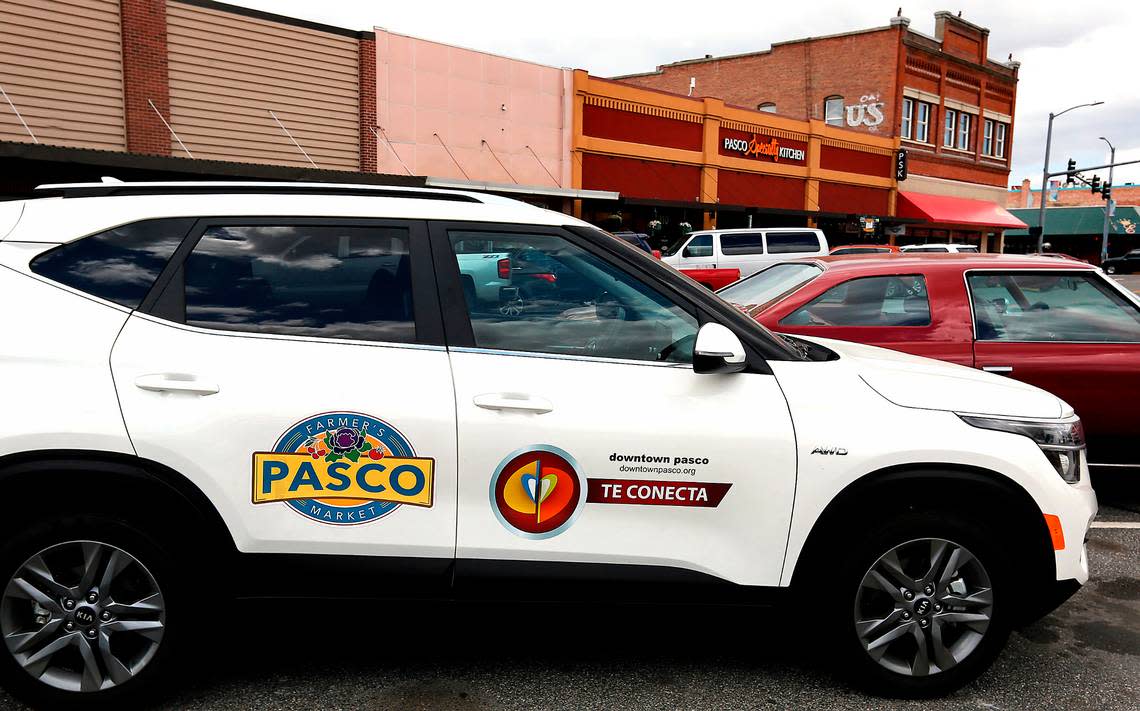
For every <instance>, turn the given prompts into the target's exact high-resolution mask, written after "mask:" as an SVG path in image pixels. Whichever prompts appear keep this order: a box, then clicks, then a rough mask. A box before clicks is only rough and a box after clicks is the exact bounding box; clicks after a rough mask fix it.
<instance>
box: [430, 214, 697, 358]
mask: <svg viewBox="0 0 1140 711" xmlns="http://www.w3.org/2000/svg"><path fill="white" fill-rule="evenodd" d="M488 234H489V235H490V237H491V241H492V242H493V243H494V244H495V247H496V249H498V250H501V251H502V252H505V253H506V254H507V255H509V259H510V279H509V283H507V282H502V283H501V285H500V286H498V287H496V288H495V289H490V290H486V289H482V288H480V287H479V283H481V282H482V281H484V280H486V279H490V280H492V281H495V277H496V276H497V275H486V274H484V273H483V271H484V270H483V268H482V265H481V264H480V263H479V262H478V261H477V260H472V259H471V258H470V257H465V256H464V255H462V254H460V255H459V256H458V257H457V262H458V265H459V272H460V275H461V277H464V278H465V279H466V278H470V281H472V282H475V287H474V288H470V287H466V288H465V289H464V293H465V295H466V299H467V307H468V313H469V314H470V316H471V328H472V331H473V332H474V335H475V345H476V346H478V347H480V348H494V349H500V350H511V351H530V352H538V353H551V354H557V355H583V356H594V357H600V358H624V359H631V360H645V361H673V362H684V363H687V362H691V361H692V354H693V341H694V340H695V337H696V333H697V321H696V319H695V318H693V316H691V315H690V314H689V313H688V312H686V311H685V310H684V309H682V308H680V307H679V306H677V305H676V304H674V303H672V302H671V301H669V300H668V299H666V298H665V297H664V296H662V295H661V294H659V293H657V292H656V291H654V290H653V289H651V288H650V287H648V286H646V285H645V284H643V283H641V282H640V281H638V280H637V279H635V278H634V277H633V276H631V275H630V274H627V273H625V272H623V271H621V270H620V269H618V268H616V267H614V266H612V265H611V264H609V263H608V262H605V261H603V260H601V259H599V258H598V257H596V256H594V255H593V254H591V253H589V252H587V251H586V250H584V249H581V248H579V247H577V246H575V245H574V244H572V243H570V242H569V241H567V240H566V239H564V238H562V237H559V236H557V235H542V234H512V233H498V234H491V233H488ZM449 237H450V239H451V243H452V245H453V247H454V246H456V245H458V244H459V243H462V242H467V241H468V240H469V239H470V238H471V233H469V232H451V233H449ZM471 256H474V255H471ZM494 261H495V262H496V263H497V262H498V260H497V259H496V260H494Z"/></svg>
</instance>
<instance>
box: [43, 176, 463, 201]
mask: <svg viewBox="0 0 1140 711" xmlns="http://www.w3.org/2000/svg"><path fill="white" fill-rule="evenodd" d="M104 180H105V182H100V183H53V184H48V185H40V186H37V187H36V192H37V194H40V195H43V196H45V197H64V198H77V197H106V196H112V195H204V194H208V195H234V194H250V193H288V194H290V195H356V196H362V197H399V198H409V199H414V200H449V201H453V202H474V203H482V202H483V201H482V200H480V199H479V198H478V197H476V196H474V195H471V194H468V193H462V192H454V191H448V190H438V189H437V190H430V189H425V188H411V187H401V186H396V185H353V184H348V183H289V182H273V181H264V182H252V181H251V182H237V181H221V180H218V181H186V182H177V181H171V182H141V183H123V182H106V179H104Z"/></svg>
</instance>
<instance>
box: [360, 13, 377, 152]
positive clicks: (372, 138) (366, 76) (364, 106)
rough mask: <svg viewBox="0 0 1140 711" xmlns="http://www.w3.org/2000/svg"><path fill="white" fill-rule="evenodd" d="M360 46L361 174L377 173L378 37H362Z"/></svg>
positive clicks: (369, 34)
mask: <svg viewBox="0 0 1140 711" xmlns="http://www.w3.org/2000/svg"><path fill="white" fill-rule="evenodd" d="M359 45H360V172H361V173H375V172H377V170H378V168H377V163H376V150H377V146H376V141H377V140H378V139H377V138H376V134H375V133H373V131H375V130H376V125H377V121H376V35H374V34H372V33H371V32H369V33H366V34H364V35H363V36H361V38H360V40H359Z"/></svg>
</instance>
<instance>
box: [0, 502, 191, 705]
mask: <svg viewBox="0 0 1140 711" xmlns="http://www.w3.org/2000/svg"><path fill="white" fill-rule="evenodd" d="M72 541H95V542H98V543H102V544H105V545H107V546H113V547H114V548H118V549H120V550H121V551H123V552H126V553H128V554H129V555H130V556H132V557H133V558H135V560H136V561H137V562H138V563H140V564H141V565H142V566H143V567H144V568H145V570H146V571H147V572H148V573H149V575H150V576H151V577H152V578H153V581H154V582H155V583H157V586H158V588H159V591H160V592H161V594H162V598H163V603H162V604H163V606H164V608H165V611H164V613H163V617H164V619H163V632H162V638H161V641H160V642H158V645H157V649H156V650H155V651H154V652H153V656H151V657H150V658H149V661H148V662H146V663H145V665H143V666H142V667H141V669H139V671H138V673H137V674H136V675H135V676H133V677H132V678H130V679H129V680H127V681H125V682H123V683H122V684H120V685H116V686H113V687H111V688H107V689H103V690H99V691H91V692H79V691H67V690H64V689H58V688H55V687H53V686H50V685H48V684H46V683H44V682H43V681H41V680H39V679H37V678H35V677H33V676H32V675H31V674H30V673H29V672H28V671H26V670H25V669H24V668H23V667H22V666H20V664H19V663H17V661H16V659H15V657H14V656H13V654H12V653H11V652H10V651H9V649H8V647H7V646H6V645H0V683H2V684H3V686H4V688H6V689H7V690H9V691H10V692H11V693H12V695H13V696H15V697H17V698H18V699H20V700H21V701H23V702H25V703H26V704H28V705H29V706H31V707H32V708H37V709H72V708H84V709H89V708H107V709H112V708H113V709H130V708H138V707H140V706H142V705H143V704H145V703H148V702H151V701H153V700H154V699H155V698H157V696H158V695H159V691H160V689H161V688H162V686H163V681H164V680H165V679H166V678H167V676H168V674H169V672H170V671H171V669H172V667H173V654H174V652H175V651H177V650H178V649H179V648H181V647H182V646H184V644H183V637H184V636H187V634H188V632H189V630H190V629H192V623H190V621H189V614H188V610H189V608H188V606H187V605H186V604H185V602H184V601H185V600H186V599H187V596H186V588H185V586H183V585H182V584H181V581H180V580H179V576H178V566H177V564H176V560H177V557H176V556H175V555H174V547H173V546H170V545H165V544H164V543H163V541H162V540H161V539H160V538H156V537H155V536H154V535H148V534H147V533H144V532H143V531H141V530H139V529H137V528H135V527H133V526H131V525H129V524H127V523H125V522H123V521H121V520H117V519H115V518H112V517H109V516H99V515H71V516H60V517H58V518H55V519H50V520H40V521H39V522H37V523H36V524H35V525H34V526H32V527H29V528H27V529H25V530H24V531H21V532H20V533H18V534H16V535H15V536H13V537H11V538H10V539H9V540H7V541H4V542H3V543H2V544H0V586H3V587H0V592H3V591H4V589H5V588H7V586H8V582H9V581H10V580H11V579H12V577H13V576H14V575H15V574H16V573H17V572H18V571H19V570H20V568H21V566H23V565H24V563H25V562H26V561H28V560H29V558H31V557H32V556H34V555H36V554H38V553H40V552H41V551H45V550H46V549H49V548H52V547H53V546H56V545H58V544H64V543H68V542H72ZM136 572H137V571H136ZM61 582H62V581H61ZM19 602H22V601H19ZM80 602H81V603H82V601H80ZM100 665H101V667H102V668H103V669H104V670H105V669H106V663H105V662H102V661H101V662H100ZM107 676H109V675H107Z"/></svg>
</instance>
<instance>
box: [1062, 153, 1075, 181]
mask: <svg viewBox="0 0 1140 711" xmlns="http://www.w3.org/2000/svg"><path fill="white" fill-rule="evenodd" d="M1076 177H1077V162H1076V161H1075V160H1073V159H1072V158H1070V159H1069V164H1068V165H1067V166H1065V184H1066V185H1072V184H1073V182H1074V179H1075V178H1076Z"/></svg>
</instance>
